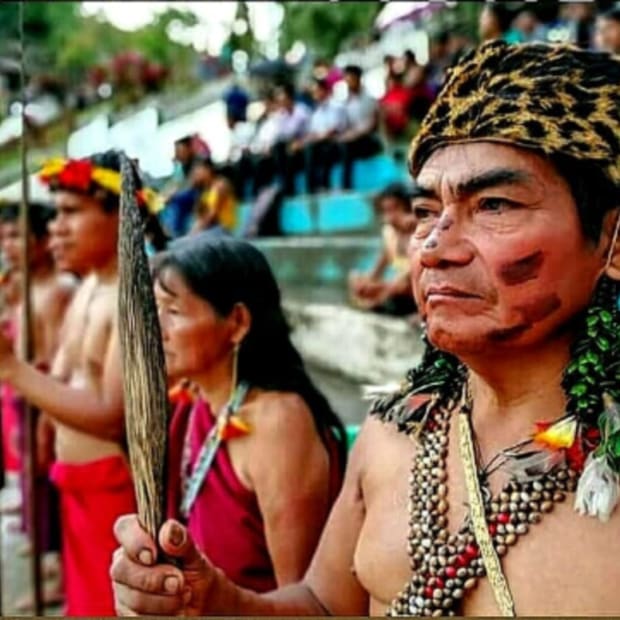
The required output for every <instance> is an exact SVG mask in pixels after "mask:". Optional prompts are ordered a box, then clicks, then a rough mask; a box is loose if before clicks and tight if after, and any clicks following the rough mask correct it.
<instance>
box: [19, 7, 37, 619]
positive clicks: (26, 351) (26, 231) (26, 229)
mask: <svg viewBox="0 0 620 620" xmlns="http://www.w3.org/2000/svg"><path fill="white" fill-rule="evenodd" d="M24 10H25V2H20V3H19V31H20V55H21V59H20V60H21V62H20V72H21V95H22V135H21V141H20V144H21V171H22V202H21V211H20V224H21V242H22V248H21V249H22V254H21V265H22V268H21V276H22V291H21V307H22V316H21V333H20V345H21V347H20V348H21V356H22V358H23V359H24V360H26V361H28V362H30V361H32V357H33V342H32V340H33V339H32V304H31V299H30V268H29V265H30V252H29V247H28V246H29V243H28V241H29V239H30V210H29V209H28V201H29V197H28V194H29V191H28V190H29V187H28V146H27V143H28V140H27V125H26V40H25V39H26V37H25V33H24ZM24 404H25V411H24V415H25V427H26V455H25V456H26V479H27V481H28V485H27V487H28V497H27V498H23V501H24V503H26V502H28V507H29V510H30V514H29V526H30V532H31V544H32V555H31V556H30V572H31V578H32V589H33V604H34V609H33V611H34V615H35V616H41V615H42V613H43V605H42V602H41V562H40V543H41V541H40V536H39V528H38V513H39V506H38V502H37V494H36V472H37V454H36V450H37V446H36V427H35V425H36V412H35V410H34V409H33V408H32V407H31V406H30V405H29V404H27V403H24Z"/></svg>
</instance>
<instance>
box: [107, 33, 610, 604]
mask: <svg viewBox="0 0 620 620" xmlns="http://www.w3.org/2000/svg"><path fill="white" fill-rule="evenodd" d="M619 85H620V61H619V60H618V59H617V58H614V57H611V56H609V55H606V54H602V53H590V52H585V51H580V50H577V49H575V48H572V47H567V46H548V45H544V44H532V45H524V46H507V45H506V44H504V43H502V42H490V43H488V44H485V45H483V46H481V47H480V48H479V49H478V50H476V51H475V52H472V54H470V55H468V56H467V57H466V58H464V59H463V61H462V62H461V63H460V64H459V65H458V66H456V67H455V68H454V69H453V70H452V71H451V73H450V75H449V77H448V79H447V82H446V84H445V86H444V88H443V90H442V92H441V93H440V95H439V97H438V99H437V101H436V103H435V104H434V106H433V107H432V109H431V111H430V112H429V114H428V116H427V118H426V119H425V121H424V122H423V124H422V127H421V129H420V132H419V134H418V136H417V137H416V139H415V140H414V143H413V148H412V152H411V159H410V163H411V171H412V174H413V175H414V176H415V178H416V181H417V187H418V190H417V195H416V197H415V198H414V199H413V209H414V211H415V213H416V215H417V218H418V225H417V229H416V231H415V233H414V234H413V236H412V241H411V252H410V254H411V262H412V278H413V288H414V293H415V297H416V301H417V303H418V307H419V308H420V311H421V314H422V317H423V319H424V323H425V339H426V343H427V348H426V352H425V354H424V357H423V360H422V363H421V364H420V366H419V367H417V368H415V369H414V370H412V371H411V372H410V373H409V375H408V376H407V378H406V380H405V381H404V382H403V384H402V388H401V389H400V391H399V392H398V393H395V394H389V395H387V396H385V397H383V398H382V399H380V401H379V402H377V403H375V405H374V406H373V409H372V414H373V415H371V416H370V417H369V418H368V420H367V421H366V423H365V425H364V427H363V429H362V431H361V434H360V437H359V438H358V440H357V443H356V445H355V447H354V449H353V452H352V455H351V460H350V463H349V469H348V472H347V478H346V480H345V484H344V488H343V490H342V493H341V496H340V498H339V500H338V502H337V503H336V505H335V507H334V509H333V511H332V514H331V517H330V520H329V521H328V524H327V526H326V529H325V531H324V533H323V537H322V541H321V543H320V545H319V548H318V550H317V552H316V555H315V558H314V561H313V562H312V564H311V566H310V569H309V571H308V573H307V575H306V577H305V579H304V580H303V582H302V583H300V584H296V585H291V586H288V587H286V588H282V589H280V590H277V591H276V592H273V593H270V594H267V595H256V594H253V593H250V592H247V591H245V590H241V589H239V588H236V587H235V586H233V585H232V584H230V583H229V582H228V581H226V579H225V578H224V577H223V576H222V574H221V573H220V572H219V571H217V570H215V569H214V568H213V567H212V565H211V564H210V563H209V560H208V559H207V558H205V557H203V556H201V555H200V554H198V553H197V552H196V550H195V547H194V545H193V543H192V542H191V540H190V539H189V537H188V536H187V532H186V530H185V529H184V528H183V527H182V526H181V525H179V524H177V523H174V522H172V523H171V522H168V523H166V524H165V525H164V526H163V528H162V531H161V533H160V543H161V545H162V548H163V550H164V551H165V552H166V553H167V554H169V555H170V556H172V557H176V558H177V559H178V560H179V562H178V564H177V566H176V567H173V566H171V565H166V564H158V565H153V564H154V560H155V557H156V555H155V554H156V547H155V544H154V542H153V541H152V540H151V539H150V538H149V537H148V536H147V535H146V534H145V533H144V532H143V531H142V530H141V529H140V527H139V525H138V522H137V520H136V518H135V517H125V518H123V519H121V520H120V521H119V522H118V523H117V526H116V533H117V537H118V539H119V541H120V543H121V545H122V548H121V549H119V550H118V551H117V554H116V557H115V562H114V564H113V567H112V577H113V580H114V582H115V583H114V587H115V595H116V602H117V609H118V610H119V611H120V612H121V613H129V612H138V613H147V614H174V613H184V614H194V613H201V614H205V613H216V614H235V615H244V614H249V615H270V614H271V615H306V614H310V615H312V614H316V615H325V614H327V613H331V614H334V615H362V614H367V613H370V614H371V615H378V614H385V613H388V614H389V615H424V616H442V615H443V616H452V615H460V614H464V615H475V616H482V615H498V613H499V614H501V615H506V616H511V615H515V614H516V613H518V614H521V615H532V616H533V615H554V616H555V615H613V614H617V613H618V612H620V591H619V590H618V587H617V583H618V580H619V579H620V563H619V562H618V557H619V556H620V511H619V510H616V511H614V508H615V505H616V502H617V500H618V491H619V487H618V480H619V477H618V470H619V464H620V458H619V457H620V407H619V406H618V403H620V313H619V312H618V309H617V298H618V289H619V286H618V280H620V242H619V241H618V224H619V221H620V220H619V217H618V213H619V207H620V138H619V136H620V86H619ZM282 535H283V536H285V535H286V533H285V532H283V533H282Z"/></svg>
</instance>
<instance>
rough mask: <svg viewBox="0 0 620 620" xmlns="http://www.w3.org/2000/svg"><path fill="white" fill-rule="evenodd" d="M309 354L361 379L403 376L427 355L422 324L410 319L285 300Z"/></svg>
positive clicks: (302, 347) (319, 363)
mask: <svg viewBox="0 0 620 620" xmlns="http://www.w3.org/2000/svg"><path fill="white" fill-rule="evenodd" d="M283 305H284V309H285V312H286V316H287V319H288V321H289V324H290V325H291V329H292V339H293V342H294V343H295V345H296V346H297V347H298V349H299V351H300V353H301V354H302V356H303V357H304V359H305V360H306V361H307V362H308V363H310V364H313V365H316V366H318V367H320V368H322V369H324V370H327V371H330V372H334V373H337V374H339V375H342V376H344V377H347V378H348V379H351V380H353V381H358V382H364V383H371V384H383V383H388V382H395V381H396V382H398V381H400V380H401V379H402V378H403V377H404V375H405V373H406V372H407V370H408V369H409V368H411V367H412V366H415V365H416V364H417V363H418V362H419V360H420V359H421V356H422V351H423V346H422V339H421V330H420V328H419V327H416V326H413V325H411V324H410V323H409V322H408V321H407V320H405V319H400V318H393V317H386V316H380V315H376V314H372V313H366V312H361V311H359V310H355V309H353V308H348V307H346V306H344V305H336V304H323V303H306V302H301V301H297V300H293V299H285V300H284V302H283Z"/></svg>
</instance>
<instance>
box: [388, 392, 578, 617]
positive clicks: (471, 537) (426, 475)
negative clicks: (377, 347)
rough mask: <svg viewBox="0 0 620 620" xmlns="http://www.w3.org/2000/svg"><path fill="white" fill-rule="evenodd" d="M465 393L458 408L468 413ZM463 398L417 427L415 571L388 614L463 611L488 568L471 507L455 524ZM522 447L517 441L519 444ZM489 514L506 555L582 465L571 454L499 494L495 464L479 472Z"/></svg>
mask: <svg viewBox="0 0 620 620" xmlns="http://www.w3.org/2000/svg"><path fill="white" fill-rule="evenodd" d="M466 407H467V405H466V404H465V400H463V401H462V403H461V405H460V411H459V412H458V413H459V414H466V415H468V414H469V411H467V409H466ZM458 408H459V407H458V405H456V403H455V402H454V401H452V402H450V403H448V404H446V405H431V406H429V409H428V410H427V411H428V414H427V417H426V421H425V422H423V423H421V424H420V425H419V426H418V428H417V435H418V437H417V438H418V441H419V445H418V449H417V450H416V454H415V456H414V460H413V465H412V469H411V476H410V480H409V483H410V495H409V528H410V530H409V536H408V541H407V553H408V555H409V558H410V562H411V568H412V571H413V577H412V579H411V581H410V582H409V583H408V584H407V585H406V586H405V588H404V589H403V590H402V591H401V592H400V593H399V594H398V595H397V596H396V598H395V600H394V601H393V602H392V604H391V605H390V607H389V609H388V611H387V615H388V616H433V617H439V616H456V615H457V614H459V613H460V611H461V607H462V600H463V598H464V597H465V596H466V595H467V591H469V590H472V589H473V588H475V587H476V585H477V584H478V581H479V580H480V579H482V578H484V577H485V576H486V574H487V572H486V568H485V563H484V560H483V558H482V556H481V554H480V549H479V547H478V543H477V542H476V536H475V534H474V528H473V523H472V519H471V513H470V512H468V514H467V516H466V517H465V520H464V522H463V524H462V525H461V527H460V528H459V530H458V532H457V533H455V534H450V533H449V532H448V529H447V527H448V518H447V512H448V500H447V496H448V487H447V479H448V473H447V469H446V458H447V455H448V443H449V439H448V433H449V428H450V421H451V419H452V418H453V417H454V415H455V413H457V412H456V411H455V409H458ZM517 447H518V446H517ZM477 474H478V484H479V486H480V489H481V491H482V502H483V506H484V516H485V520H486V524H487V527H488V532H489V535H490V538H491V542H492V545H493V548H494V550H495V553H496V554H497V556H499V557H500V558H501V557H503V556H505V555H506V554H507V553H508V551H509V549H510V547H512V546H513V545H515V544H516V543H517V542H518V540H519V538H520V537H521V536H524V535H525V534H527V533H528V532H529V530H530V528H531V527H532V526H533V525H535V524H536V523H539V522H540V521H541V519H542V517H543V515H544V514H547V513H549V512H551V511H552V510H553V508H554V504H555V503H557V502H562V501H564V499H565V498H566V493H567V492H568V493H571V492H573V491H574V490H575V489H576V487H577V479H578V475H579V474H578V472H577V471H575V470H574V469H572V468H570V467H569V466H568V465H567V464H566V463H565V462H564V461H562V462H558V463H557V464H554V465H553V466H552V468H551V469H550V470H549V471H547V472H546V473H544V474H542V475H539V476H537V477H534V478H532V479H526V480H523V479H521V480H517V479H516V478H515V477H514V476H513V477H512V478H511V480H510V481H509V482H508V483H507V485H505V487H504V488H503V490H502V491H501V492H500V493H499V494H498V495H497V496H496V497H494V496H493V495H492V494H491V491H490V489H489V486H488V475H489V472H488V471H483V472H479V471H478V472H477Z"/></svg>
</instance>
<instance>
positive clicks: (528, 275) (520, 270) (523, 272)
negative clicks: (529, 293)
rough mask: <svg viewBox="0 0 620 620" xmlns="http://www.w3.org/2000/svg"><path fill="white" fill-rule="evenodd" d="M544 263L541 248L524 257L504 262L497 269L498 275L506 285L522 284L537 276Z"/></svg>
mask: <svg viewBox="0 0 620 620" xmlns="http://www.w3.org/2000/svg"><path fill="white" fill-rule="evenodd" d="M543 263H544V254H543V252H542V251H541V250H538V251H536V252H534V253H533V254H530V255H529V256H526V257H524V258H520V259H519V260H516V261H513V262H511V263H506V264H504V265H502V266H501V267H500V268H499V270H498V275H499V277H500V278H501V279H502V281H503V282H504V284H506V285H508V286H516V285H518V284H523V283H524V282H528V281H529V280H534V279H536V278H537V277H538V274H539V273H540V270H541V267H542V265H543Z"/></svg>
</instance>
